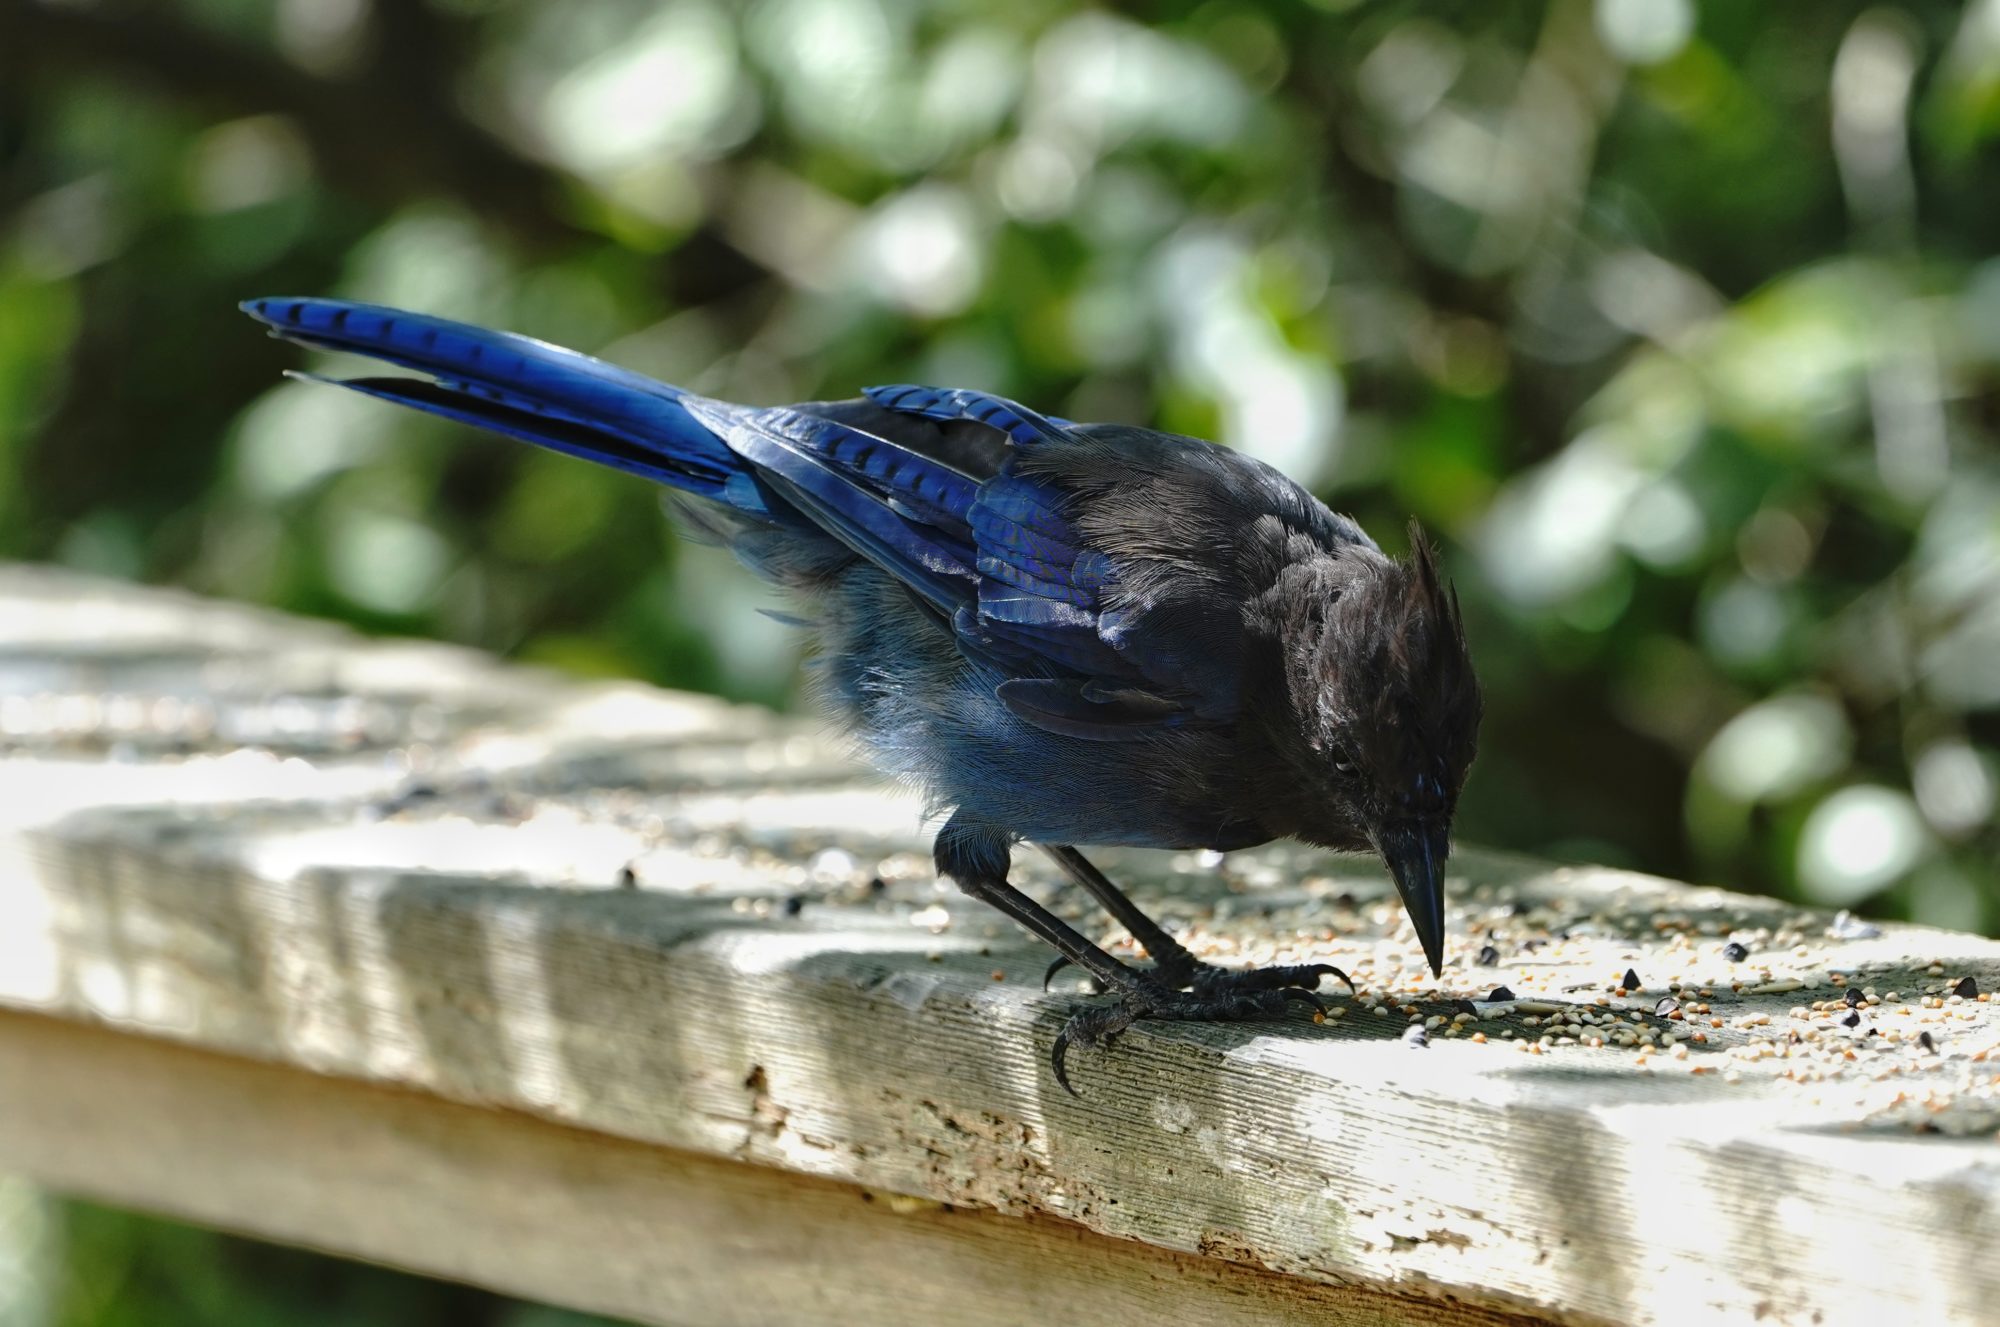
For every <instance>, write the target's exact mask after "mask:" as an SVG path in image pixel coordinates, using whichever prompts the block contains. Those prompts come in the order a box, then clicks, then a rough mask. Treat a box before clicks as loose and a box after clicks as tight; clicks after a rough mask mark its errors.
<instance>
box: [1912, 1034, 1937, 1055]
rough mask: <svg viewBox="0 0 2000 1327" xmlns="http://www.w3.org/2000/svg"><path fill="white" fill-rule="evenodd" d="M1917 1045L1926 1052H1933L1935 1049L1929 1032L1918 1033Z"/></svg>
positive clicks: (1934, 1043)
mask: <svg viewBox="0 0 2000 1327" xmlns="http://www.w3.org/2000/svg"><path fill="white" fill-rule="evenodd" d="M1917 1045H1919V1046H1922V1047H1923V1048H1924V1049H1925V1050H1927V1051H1934V1050H1936V1049H1937V1042H1936V1040H1934V1039H1933V1038H1932V1036H1931V1034H1930V1033H1929V1032H1919V1033H1918V1034H1917Z"/></svg>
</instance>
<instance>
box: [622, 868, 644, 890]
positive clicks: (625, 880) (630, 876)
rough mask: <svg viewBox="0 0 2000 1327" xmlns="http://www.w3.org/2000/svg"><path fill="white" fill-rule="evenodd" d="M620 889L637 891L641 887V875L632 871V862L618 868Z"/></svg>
mask: <svg viewBox="0 0 2000 1327" xmlns="http://www.w3.org/2000/svg"><path fill="white" fill-rule="evenodd" d="M618 887H619V888H620V889H637V888H638V887H639V873H638V872H637V871H635V870H633V869H632V864H631V863H630V862H627V863H626V864H625V865H623V866H621V867H619V868H618Z"/></svg>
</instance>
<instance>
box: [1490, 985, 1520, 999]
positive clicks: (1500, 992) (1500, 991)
mask: <svg viewBox="0 0 2000 1327" xmlns="http://www.w3.org/2000/svg"><path fill="white" fill-rule="evenodd" d="M1486 998H1487V999H1489V1000H1511V999H1513V998H1514V992H1513V991H1511V990H1509V989H1507V988H1506V987H1505V986H1495V987H1494V988H1493V994H1491V995H1489V996H1487V997H1486Z"/></svg>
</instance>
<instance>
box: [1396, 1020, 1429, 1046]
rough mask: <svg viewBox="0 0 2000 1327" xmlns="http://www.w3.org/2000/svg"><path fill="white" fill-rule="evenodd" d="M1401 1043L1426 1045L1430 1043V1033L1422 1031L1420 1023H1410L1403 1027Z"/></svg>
mask: <svg viewBox="0 0 2000 1327" xmlns="http://www.w3.org/2000/svg"><path fill="white" fill-rule="evenodd" d="M1403 1044H1404V1045H1405V1046H1417V1047H1423V1046H1428V1045H1430V1044H1431V1034H1430V1033H1428V1032H1426V1031H1424V1025H1423V1024H1422V1023H1412V1024H1410V1025H1409V1026H1408V1027H1406V1028H1404V1029H1403Z"/></svg>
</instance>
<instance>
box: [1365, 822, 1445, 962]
mask: <svg viewBox="0 0 2000 1327" xmlns="http://www.w3.org/2000/svg"><path fill="white" fill-rule="evenodd" d="M1446 828H1447V827H1446V826H1444V825H1442V824H1435V823H1433V822H1431V821H1427V820H1405V821H1401V822H1399V823H1396V824H1391V825H1386V826H1384V827H1383V829H1382V832H1381V835H1380V836H1379V837H1378V838H1377V839H1376V841H1375V845H1376V847H1377V848H1378V849H1380V850H1381V853H1382V860H1383V861H1385V862H1387V863H1388V864H1389V874H1390V875H1392V876H1394V877H1395V878H1396V892H1397V893H1398V894H1401V895H1402V896H1403V907H1404V909H1405V910H1406V911H1408V913H1409V914H1410V922H1411V924H1412V925H1414V926H1415V927H1416V928H1417V939H1418V940H1419V941H1420V942H1421V943H1422V944H1423V947H1424V957H1425V958H1427V959H1429V960H1430V965H1431V975H1432V976H1433V977H1436V976H1440V975H1442V974H1443V972H1444V860H1445V858H1446V857H1447V856H1448V855H1449V854H1450V852H1451V844H1450V843H1449V842H1448V841H1447V839H1446Z"/></svg>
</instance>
